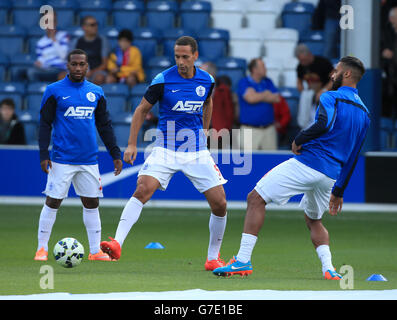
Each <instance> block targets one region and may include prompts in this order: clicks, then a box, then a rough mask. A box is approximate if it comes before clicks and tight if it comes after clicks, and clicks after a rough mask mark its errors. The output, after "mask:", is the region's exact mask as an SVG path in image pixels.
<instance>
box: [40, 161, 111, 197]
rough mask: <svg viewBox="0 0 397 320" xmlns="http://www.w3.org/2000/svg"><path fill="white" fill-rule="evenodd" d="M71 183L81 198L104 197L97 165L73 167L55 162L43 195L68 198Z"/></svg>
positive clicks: (50, 170)
mask: <svg viewBox="0 0 397 320" xmlns="http://www.w3.org/2000/svg"><path fill="white" fill-rule="evenodd" d="M71 183H73V187H74V190H75V191H76V194H77V195H79V196H81V197H87V198H98V197H103V193H102V185H101V177H100V174H99V168H98V165H97V164H94V165H72V164H62V163H57V162H53V161H52V169H49V173H48V177H47V185H46V188H45V190H44V191H43V193H44V194H45V195H47V196H49V197H51V198H54V199H64V198H67V196H68V193H69V188H70V184H71Z"/></svg>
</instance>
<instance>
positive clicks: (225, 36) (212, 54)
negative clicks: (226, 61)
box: [197, 29, 229, 61]
mask: <svg viewBox="0 0 397 320" xmlns="http://www.w3.org/2000/svg"><path fill="white" fill-rule="evenodd" d="M197 39H198V46H199V52H200V54H201V55H203V56H205V57H207V58H208V59H210V60H211V61H216V60H218V59H220V58H222V57H225V56H227V53H228V44H229V31H227V30H224V29H205V30H200V31H199V32H197Z"/></svg>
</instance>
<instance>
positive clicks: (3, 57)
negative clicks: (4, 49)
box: [0, 52, 10, 68]
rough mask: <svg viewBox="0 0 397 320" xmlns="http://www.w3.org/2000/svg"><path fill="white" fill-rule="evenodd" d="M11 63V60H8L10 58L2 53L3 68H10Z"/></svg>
mask: <svg viewBox="0 0 397 320" xmlns="http://www.w3.org/2000/svg"><path fill="white" fill-rule="evenodd" d="M9 63H10V59H9V58H8V56H6V55H5V54H4V53H1V52H0V66H3V67H5V68H6V67H8V65H9Z"/></svg>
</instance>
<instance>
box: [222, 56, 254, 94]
mask: <svg viewBox="0 0 397 320" xmlns="http://www.w3.org/2000/svg"><path fill="white" fill-rule="evenodd" d="M215 64H216V67H217V76H222V75H226V76H228V77H229V78H230V80H231V81H232V89H233V90H234V91H235V90H236V89H237V85H238V82H239V81H240V79H241V78H243V77H245V74H246V70H247V62H246V60H245V59H241V58H233V57H226V58H221V59H219V60H217V61H216V63H215Z"/></svg>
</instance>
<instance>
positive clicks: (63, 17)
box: [48, 0, 79, 29]
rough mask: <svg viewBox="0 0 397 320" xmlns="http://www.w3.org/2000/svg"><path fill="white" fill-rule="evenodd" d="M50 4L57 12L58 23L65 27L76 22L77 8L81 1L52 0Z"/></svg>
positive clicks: (60, 26) (62, 27) (59, 25)
mask: <svg viewBox="0 0 397 320" xmlns="http://www.w3.org/2000/svg"><path fill="white" fill-rule="evenodd" d="M48 4H49V5H50V6H52V7H53V8H54V9H55V11H56V12H57V25H58V27H59V28H61V29H64V28H67V27H71V26H73V25H74V24H75V20H76V19H75V16H76V14H75V13H76V10H77V9H78V7H79V3H78V1H76V0H50V1H48Z"/></svg>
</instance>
